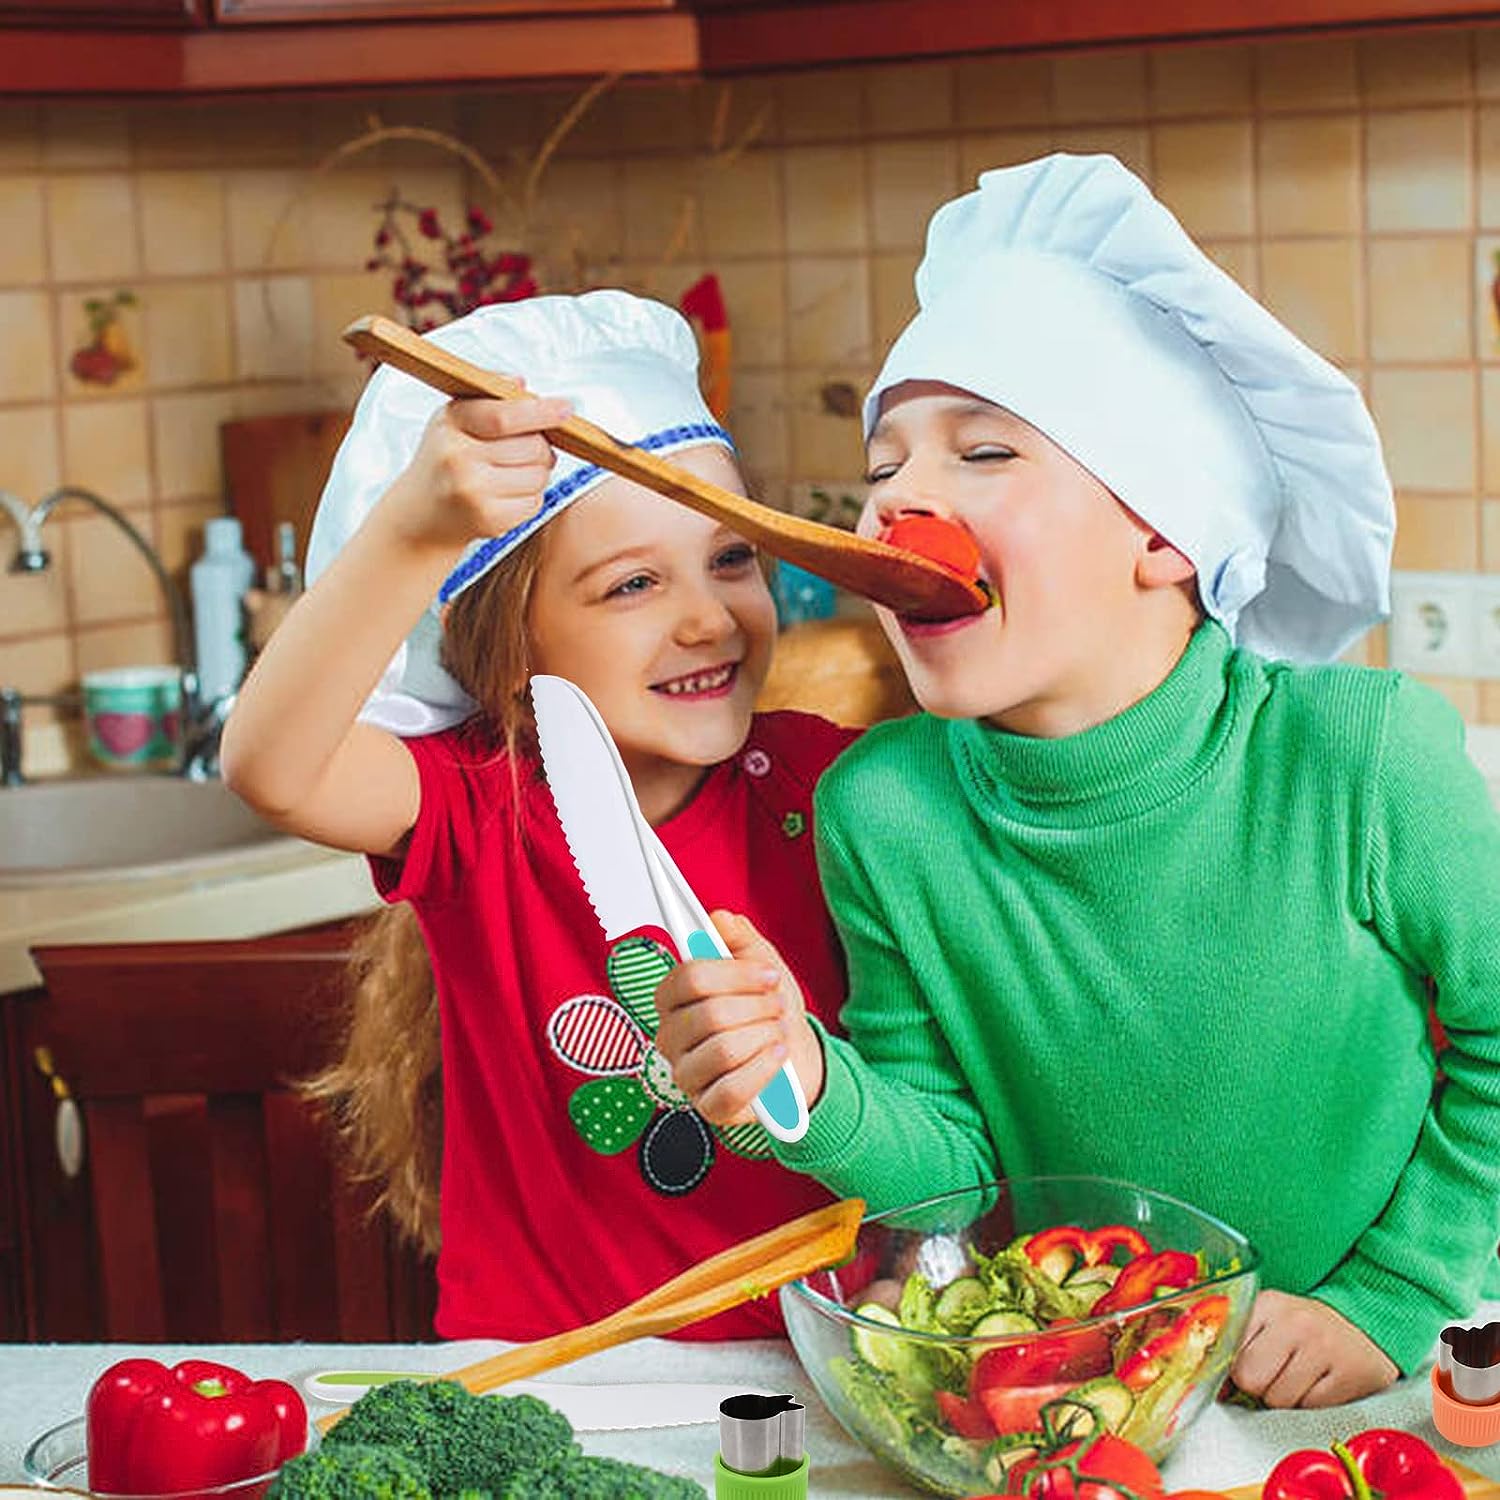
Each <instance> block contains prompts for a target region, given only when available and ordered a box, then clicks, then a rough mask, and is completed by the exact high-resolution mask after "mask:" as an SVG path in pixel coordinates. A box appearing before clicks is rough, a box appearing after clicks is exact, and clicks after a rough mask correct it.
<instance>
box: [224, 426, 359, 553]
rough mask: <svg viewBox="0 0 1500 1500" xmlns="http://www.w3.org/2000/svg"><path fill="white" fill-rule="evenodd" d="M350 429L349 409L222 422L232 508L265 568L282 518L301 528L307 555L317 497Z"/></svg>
mask: <svg viewBox="0 0 1500 1500" xmlns="http://www.w3.org/2000/svg"><path fill="white" fill-rule="evenodd" d="M348 428H349V413H348V412H346V411H302V412H286V413H282V414H279V415H276V416H270V417H249V418H246V419H244V420H242V421H237V422H224V423H222V424H221V425H220V428H219V440H220V447H221V449H222V451H223V456H224V482H225V485H226V487H227V489H228V492H229V496H228V498H229V508H230V510H231V512H232V513H233V514H234V515H236V516H238V517H239V520H240V525H241V527H242V528H243V529H244V533H245V550H246V551H247V552H248V553H249V554H250V555H251V556H252V557H253V558H254V559H255V561H256V563H257V564H258V565H259V567H260V569H261V570H262V572H263V571H264V569H266V568H267V567H269V566H270V565H271V563H272V562H274V561H275V556H276V528H277V526H278V525H279V524H280V523H281V522H282V521H290V522H291V523H292V525H293V527H294V528H295V529H296V532H297V560H298V561H299V562H301V561H302V560H303V559H304V558H305V557H306V555H307V538H308V535H309V533H310V532H311V531H312V518H313V512H314V511H316V510H317V508H318V496H319V495H321V494H322V492H323V482H324V481H325V480H326V479H327V478H328V470H329V468H330V467H331V465H332V463H333V455H334V453H335V452H336V451H337V450H338V446H339V444H340V443H341V442H342V441H343V438H344V433H345V432H346V431H348Z"/></svg>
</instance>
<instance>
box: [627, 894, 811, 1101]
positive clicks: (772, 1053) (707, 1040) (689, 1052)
mask: <svg viewBox="0 0 1500 1500" xmlns="http://www.w3.org/2000/svg"><path fill="white" fill-rule="evenodd" d="M710 916H711V917H712V919H713V924H714V926H715V927H717V928H718V929H719V936H720V937H722V938H723V939H724V945H725V947H727V948H728V949H729V951H730V953H731V954H733V955H734V956H733V957H732V958H698V959H690V960H689V961H688V962H686V963H682V964H678V965H677V967H676V968H674V969H673V970H672V972H671V973H670V974H668V975H667V977H666V978H665V979H663V980H662V982H661V984H660V985H658V986H657V990H656V1010H657V1014H658V1016H659V1017H660V1025H659V1026H658V1027H657V1031H656V1046H657V1049H658V1051H660V1052H661V1053H662V1055H663V1056H664V1057H665V1058H666V1059H667V1061H668V1062H669V1063H671V1065H672V1076H673V1077H674V1078H675V1079H676V1080H677V1086H678V1088H680V1089H681V1090H682V1091H683V1093H685V1094H686V1095H687V1096H688V1100H689V1102H690V1103H691V1104H692V1106H693V1108H694V1109H696V1110H697V1111H698V1113H699V1114H700V1115H702V1116H703V1118H704V1119H705V1120H707V1121H709V1123H710V1124H713V1125H742V1124H745V1123H747V1122H749V1121H751V1120H753V1119H754V1118H755V1115H754V1113H753V1112H752V1111H751V1109H750V1101H751V1100H752V1099H754V1098H755V1096H756V1095H757V1094H759V1093H760V1091H761V1090H762V1089H763V1088H764V1087H765V1086H766V1085H767V1084H768V1083H769V1082H770V1081H771V1079H772V1078H773V1077H774V1076H775V1074H776V1071H777V1069H778V1068H780V1067H781V1065H782V1063H784V1062H785V1061H786V1060H787V1059H788V1058H790V1059H791V1062H792V1066H793V1067H794V1068H795V1069H796V1070H797V1076H798V1078H799V1079H800V1080H801V1083H802V1090H803V1093H804V1094H806V1096H807V1103H808V1107H809V1108H811V1106H812V1104H813V1102H814V1101H815V1100H816V1099H817V1097H818V1095H819V1094H820V1093H821V1092H822V1089H823V1049H822V1047H821V1046H820V1045H819V1043H818V1038H817V1036H816V1035H815V1033H814V1032H813V1029H812V1027H811V1026H809V1025H808V1023H807V1012H806V1007H805V1005H804V1003H803V999H802V990H801V987H800V986H799V985H798V983H797V981H796V980H795V979H794V978H793V977H792V973H791V970H790V969H789V968H788V967H787V965H786V962H785V960H784V959H783V958H782V957H781V955H780V954H779V953H778V952H777V951H776V950H775V948H773V947H772V946H771V944H770V943H768V942H767V941H766V940H765V938H763V937H762V936H761V935H760V933H759V932H757V931H756V929H755V925H754V923H752V922H751V921H750V920H749V918H748V917H740V916H736V915H735V914H734V913H733V912H727V911H716V912H711V913H710Z"/></svg>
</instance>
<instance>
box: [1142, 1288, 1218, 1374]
mask: <svg viewBox="0 0 1500 1500" xmlns="http://www.w3.org/2000/svg"><path fill="white" fill-rule="evenodd" d="M1228 1321H1229V1298H1228V1297H1220V1296H1214V1297H1205V1298H1203V1300H1202V1301H1201V1302H1195V1303H1193V1305H1192V1306H1191V1307H1187V1308H1184V1309H1183V1311H1182V1313H1181V1314H1180V1315H1179V1316H1178V1317H1177V1318H1175V1319H1174V1320H1173V1321H1172V1323H1171V1324H1170V1325H1169V1326H1168V1327H1166V1328H1165V1329H1163V1330H1162V1331H1161V1332H1160V1333H1158V1334H1155V1335H1154V1336H1153V1337H1152V1338H1150V1339H1148V1340H1147V1341H1146V1343H1144V1344H1142V1345H1141V1347H1140V1348H1139V1349H1137V1350H1136V1351H1135V1353H1134V1354H1132V1355H1131V1356H1130V1357H1129V1358H1128V1359H1127V1360H1126V1361H1125V1362H1124V1363H1123V1364H1122V1365H1121V1366H1120V1368H1119V1369H1118V1370H1116V1371H1115V1374H1116V1376H1117V1377H1118V1378H1119V1379H1120V1381H1121V1382H1122V1383H1123V1384H1125V1385H1127V1386H1129V1387H1130V1389H1131V1390H1133V1391H1143V1390H1145V1388H1146V1387H1147V1386H1148V1385H1150V1384H1151V1383H1152V1381H1154V1380H1156V1379H1157V1377H1158V1376H1160V1375H1161V1373H1162V1371H1163V1370H1164V1369H1166V1367H1167V1363H1168V1361H1169V1360H1174V1359H1179V1358H1181V1357H1182V1356H1184V1355H1186V1356H1190V1357H1192V1361H1193V1363H1194V1364H1197V1363H1198V1361H1199V1360H1201V1359H1202V1358H1203V1356H1204V1355H1205V1354H1207V1353H1208V1351H1209V1349H1210V1348H1211V1347H1212V1345H1213V1342H1214V1340H1215V1339H1217V1338H1218V1336H1219V1334H1220V1333H1222V1332H1223V1330H1224V1325H1225V1323H1227V1322H1228Z"/></svg>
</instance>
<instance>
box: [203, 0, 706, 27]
mask: <svg viewBox="0 0 1500 1500" xmlns="http://www.w3.org/2000/svg"><path fill="white" fill-rule="evenodd" d="M679 8H680V7H679V6H678V5H677V0H214V12H215V15H216V16H217V17H218V19H219V20H221V21H230V22H233V21H411V20H430V19H432V18H434V17H440V16H513V17H514V16H533V17H535V16H544V17H545V16H560V15H588V14H590V13H592V14H596V15H597V14H603V13H606V12H610V11H664V10H674V9H679Z"/></svg>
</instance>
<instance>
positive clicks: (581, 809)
mask: <svg viewBox="0 0 1500 1500" xmlns="http://www.w3.org/2000/svg"><path fill="white" fill-rule="evenodd" d="M531 702H532V706H533V708H534V709H535V710H536V730H537V738H538V739H539V740H540V741H541V748H542V764H543V765H544V766H545V767H546V770H547V785H548V786H549V787H550V788H551V790H552V800H553V801H554V802H555V803H556V804H557V816H558V818H559V819H560V820H561V822H562V829H563V834H564V836H565V837H566V838H567V841H568V849H569V850H570V852H571V853H572V855H573V863H574V864H575V865H577V867H578V873H579V875H580V876H581V877H582V879H583V888H584V890H585V891H586V892H587V893H588V898H589V902H590V904H591V905H592V906H593V908H594V912H595V914H596V915H597V916H598V918H599V924H600V926H602V927H603V928H604V936H605V937H606V938H607V939H608V940H609V941H610V942H613V941H614V940H615V939H616V938H618V937H622V936H623V935H624V934H625V933H627V932H633V931H634V930H635V929H636V928H637V927H645V926H656V927H662V928H665V930H666V931H667V932H668V933H669V934H670V935H671V938H672V941H673V942H674V943H675V944H676V945H677V951H678V953H680V954H684V955H686V956H688V957H691V958H728V957H729V956H730V954H729V950H728V949H727V948H726V947H725V946H724V942H723V939H721V938H720V937H719V934H718V932H717V930H716V929H715V927H714V925H713V923H712V922H710V921H709V919H708V913H707V912H706V911H704V909H703V905H702V903H701V902H700V901H699V900H698V898H697V897H696V896H695V895H694V894H693V891H692V887H691V886H689V885H688V883H687V881H686V880H684V879H683V878H682V872H681V871H680V870H678V868H677V866H676V864H675V863H674V862H673V860H672V856H671V855H670V854H668V853H667V851H666V849H665V848H664V847H663V846H662V842H661V840H660V839H659V838H657V836H656V833H655V830H653V829H652V827H651V825H650V824H649V823H647V821H646V819H645V818H644V817H643V816H642V814H641V809H640V804H639V803H638V802H637V801H636V797H635V788H634V787H633V786H632V785H631V784H630V775H629V773H628V772H627V771H626V769H625V764H624V762H623V761H622V760H621V759H620V752H619V751H618V750H617V749H616V748H615V742H614V740H613V738H612V737H611V735H610V732H609V729H608V728H607V727H606V725H605V723H604V720H603V719H601V718H600V717H599V711H598V709H596V708H595V707H594V705H593V704H592V703H591V702H589V699H588V695H587V694H586V693H585V692H584V691H583V690H582V689H581V688H580V687H578V686H576V685H575V684H574V683H571V682H569V681H568V680H567V678H565V677H549V676H546V675H543V674H538V675H537V676H535V677H533V678H532V679H531ZM751 1107H752V1108H753V1109H754V1110H755V1117H756V1119H758V1120H759V1121H760V1123H761V1124H762V1125H764V1126H765V1128H766V1129H767V1130H768V1131H769V1132H770V1133H771V1134H772V1135H774V1136H775V1137H776V1138H777V1139H778V1140H782V1141H800V1140H801V1139H802V1137H803V1136H804V1135H805V1134H806V1133H807V1097H806V1095H804V1094H803V1092H802V1084H801V1081H800V1080H799V1079H798V1077H797V1074H796V1072H795V1071H794V1070H793V1068H792V1065H791V1063H790V1062H786V1063H783V1064H782V1065H781V1071H780V1072H779V1073H777V1074H776V1076H775V1077H774V1078H773V1079H772V1080H771V1081H770V1082H769V1083H768V1084H767V1085H766V1086H765V1088H763V1089H762V1090H761V1091H760V1094H759V1096H758V1097H757V1098H756V1099H755V1100H753V1101H752V1106H751Z"/></svg>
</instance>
